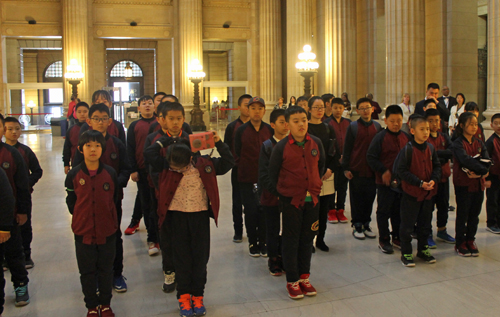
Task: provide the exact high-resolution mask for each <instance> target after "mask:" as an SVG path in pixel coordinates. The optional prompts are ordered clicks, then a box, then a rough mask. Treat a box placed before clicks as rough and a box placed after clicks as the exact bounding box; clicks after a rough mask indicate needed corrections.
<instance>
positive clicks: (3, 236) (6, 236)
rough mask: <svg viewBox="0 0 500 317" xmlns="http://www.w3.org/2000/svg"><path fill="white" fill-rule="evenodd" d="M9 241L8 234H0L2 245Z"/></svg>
mask: <svg viewBox="0 0 500 317" xmlns="http://www.w3.org/2000/svg"><path fill="white" fill-rule="evenodd" d="M9 239H10V232H0V243H4V242H6V241H7V240H9Z"/></svg>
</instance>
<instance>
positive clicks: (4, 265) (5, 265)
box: [2, 260, 9, 272]
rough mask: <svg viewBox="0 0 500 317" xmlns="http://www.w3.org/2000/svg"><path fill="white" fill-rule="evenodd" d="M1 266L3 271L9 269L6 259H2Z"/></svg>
mask: <svg viewBox="0 0 500 317" xmlns="http://www.w3.org/2000/svg"><path fill="white" fill-rule="evenodd" d="M2 268H3V271H4V272H5V271H8V270H9V265H8V264H7V261H5V260H4V261H3V262H2Z"/></svg>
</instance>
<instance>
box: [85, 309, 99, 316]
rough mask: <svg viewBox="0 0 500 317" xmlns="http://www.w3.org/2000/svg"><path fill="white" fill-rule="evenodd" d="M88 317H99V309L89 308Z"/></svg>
mask: <svg viewBox="0 0 500 317" xmlns="http://www.w3.org/2000/svg"><path fill="white" fill-rule="evenodd" d="M87 317H99V308H97V307H96V308H89V310H88V311H87Z"/></svg>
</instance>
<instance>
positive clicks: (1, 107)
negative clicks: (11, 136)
mask: <svg viewBox="0 0 500 317" xmlns="http://www.w3.org/2000/svg"><path fill="white" fill-rule="evenodd" d="M0 10H1V9H0ZM0 13H1V11H0ZM0 25H1V22H0ZM6 53H7V52H6V50H5V38H2V37H1V36H0V113H2V114H3V115H5V114H7V113H8V111H9V109H7V100H6V96H7V91H6V85H5V84H6V83H7V65H6V63H5V61H6V58H5V55H6Z"/></svg>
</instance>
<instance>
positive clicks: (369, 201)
mask: <svg viewBox="0 0 500 317" xmlns="http://www.w3.org/2000/svg"><path fill="white" fill-rule="evenodd" d="M356 112H357V113H358V114H359V115H360V116H361V117H360V118H359V119H358V120H357V121H354V122H351V124H349V127H348V128H347V132H346V137H345V142H344V152H343V154H342V168H343V170H344V175H345V177H347V179H349V188H350V190H349V199H350V201H351V216H352V220H351V222H352V226H353V227H354V229H353V232H352V235H353V236H354V238H356V239H359V240H364V239H365V237H366V238H370V239H375V237H376V235H375V233H373V232H372V230H371V228H370V221H371V214H372V209H373V201H374V200H375V195H376V194H377V186H376V184H375V176H374V174H373V171H372V170H371V168H370V166H369V165H368V162H367V161H366V153H367V151H368V147H369V146H370V143H371V142H372V140H373V137H375V134H377V133H378V132H379V131H380V130H381V129H382V128H381V126H380V124H379V123H378V122H376V121H373V120H372V112H373V107H372V104H371V102H370V99H368V98H360V99H358V101H357V102H356Z"/></svg>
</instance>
